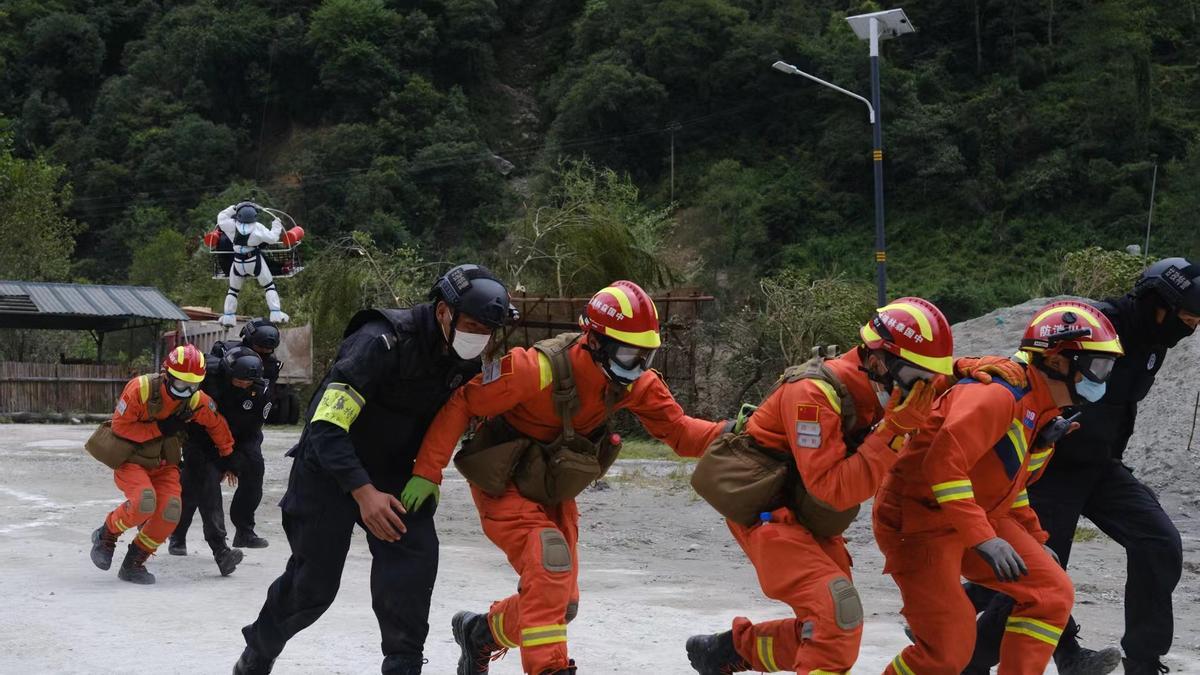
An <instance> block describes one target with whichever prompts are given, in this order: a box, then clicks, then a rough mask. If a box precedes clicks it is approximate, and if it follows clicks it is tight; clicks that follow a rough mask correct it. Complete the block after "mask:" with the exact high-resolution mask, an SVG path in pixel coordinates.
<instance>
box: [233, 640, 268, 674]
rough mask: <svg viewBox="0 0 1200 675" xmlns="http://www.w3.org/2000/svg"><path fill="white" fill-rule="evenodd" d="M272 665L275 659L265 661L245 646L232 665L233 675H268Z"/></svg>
mask: <svg viewBox="0 0 1200 675" xmlns="http://www.w3.org/2000/svg"><path fill="white" fill-rule="evenodd" d="M274 665H275V659H271V660H270V661H267V660H265V659H263V658H261V657H259V655H258V652H256V651H254V650H253V649H251V648H250V647H249V646H247V647H246V648H245V649H243V650H242V655H241V656H239V657H238V660H237V663H235V664H233V675H269V674H270V672H271V668H272V667H273V666H274Z"/></svg>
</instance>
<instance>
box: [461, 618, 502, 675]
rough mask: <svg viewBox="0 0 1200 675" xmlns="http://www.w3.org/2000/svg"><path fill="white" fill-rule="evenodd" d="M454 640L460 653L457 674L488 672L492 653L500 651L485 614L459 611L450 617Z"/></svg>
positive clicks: (467, 674)
mask: <svg viewBox="0 0 1200 675" xmlns="http://www.w3.org/2000/svg"><path fill="white" fill-rule="evenodd" d="M450 629H451V630H452V631H454V641H455V642H457V643H458V647H459V649H461V650H462V654H461V655H460V656H459V657H458V670H456V671H455V673H456V674H457V675H479V674H480V673H486V672H488V667H489V666H490V665H491V663H492V654H494V653H495V652H498V651H500V645H498V644H496V640H495V639H494V638H493V637H492V629H491V627H490V626H488V618H487V614H475V613H474V612H459V613H458V614H455V615H454V618H452V619H450Z"/></svg>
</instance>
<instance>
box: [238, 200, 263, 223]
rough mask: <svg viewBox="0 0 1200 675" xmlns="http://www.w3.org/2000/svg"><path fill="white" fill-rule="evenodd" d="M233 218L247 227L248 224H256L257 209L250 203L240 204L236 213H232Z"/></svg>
mask: <svg viewBox="0 0 1200 675" xmlns="http://www.w3.org/2000/svg"><path fill="white" fill-rule="evenodd" d="M233 217H234V218H237V221H238V222H239V223H245V224H247V225H249V224H250V223H256V222H258V209H257V208H256V207H255V206H254V205H253V204H251V203H250V202H242V203H241V204H238V206H237V211H236V212H235V213H234V216H233Z"/></svg>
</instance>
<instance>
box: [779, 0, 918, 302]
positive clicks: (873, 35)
mask: <svg viewBox="0 0 1200 675" xmlns="http://www.w3.org/2000/svg"><path fill="white" fill-rule="evenodd" d="M846 21H847V22H848V23H849V24H850V28H851V29H852V30H853V31H854V34H855V35H857V36H858V37H859V39H862V40H866V41H868V42H869V43H870V55H871V100H870V101H868V100H867V99H865V98H863V97H862V96H859V95H858V94H855V93H854V92H851V91H847V90H845V89H842V88H841V87H839V86H837V85H835V84H832V83H830V82H826V81H825V80H822V79H820V78H818V77H815V76H813V75H810V74H808V73H806V72H804V71H802V70H800V69H799V68H796V67H795V66H793V65H790V64H787V63H784V62H783V61H776V62H775V63H774V65H773V66H772V67H773V68H775V69H776V70H778V71H781V72H784V73H787V74H789V75H799V76H801V77H805V78H807V79H809V80H812V81H813V82H816V83H818V84H821V85H824V86H826V87H829V88H830V89H833V90H834V91H837V92H839V93H842V94H845V95H846V96H849V97H851V98H854V99H857V100H859V101H862V102H863V103H864V104H866V106H867V113H868V115H869V119H870V122H871V132H872V141H873V143H872V149H871V163H872V164H873V165H874V169H875V288H876V295H877V298H876V299H877V300H878V303H879V305H878V306H880V307H883V306H884V305H885V304H887V239H886V238H885V237H884V229H883V115H882V114H881V111H880V109H879V42H880V41H881V40H886V39H888V38H893V37H896V36H898V35H904V34H906V33H911V32H913V31H914V30H915V29H914V28H913V27H912V24H911V23H909V21H908V17H907V16H906V15H905V14H904V10H903V9H889V10H887V11H884V12H872V13H870V14H859V15H857V16H850V17H846Z"/></svg>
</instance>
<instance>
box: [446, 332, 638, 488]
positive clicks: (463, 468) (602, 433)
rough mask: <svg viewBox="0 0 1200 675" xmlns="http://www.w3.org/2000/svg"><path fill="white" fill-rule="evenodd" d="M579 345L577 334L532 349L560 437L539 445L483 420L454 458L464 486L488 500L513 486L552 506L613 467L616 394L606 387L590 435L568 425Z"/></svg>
mask: <svg viewBox="0 0 1200 675" xmlns="http://www.w3.org/2000/svg"><path fill="white" fill-rule="evenodd" d="M578 340H579V333H563V334H561V335H558V336H555V337H553V338H549V339H547V340H542V341H540V342H538V343H536V344H534V346H533V348H534V349H536V350H537V351H538V352H540V353H541V354H543V355H544V356H545V357H546V358H547V359H548V360H549V361H550V371H551V374H552V377H553V380H554V391H553V397H554V407H555V411H556V412H557V414H558V417H559V420H560V421H561V423H562V433H561V434H560V435H559V436H558V438H556V439H554V440H553V441H551V442H549V443H541V442H539V441H536V440H534V439H532V438H529V437H527V436H523V435H521V434H520V433H519V432H517V431H516V430H515V429H513V428H512V426H511V425H509V424H508V423H507V422H506V421H505V420H504V418H503V416H496V417H494V418H491V419H489V420H487V421H486V422H484V423H483V424H482V425H480V427H479V429H478V430H477V431H476V432H475V434H474V435H473V436H472V437H471V438H470V439H468V440H467V441H466V442H464V443H463V447H462V450H460V451H459V452H458V454H457V455H455V457H454V466H455V467H457V468H458V471H459V473H461V474H462V475H463V476H464V477H465V478H466V479H467V480H468V481H470V482H471V483H473V484H474V485H476V486H478V487H479V488H480V489H481V490H483V491H484V492H486V493H488V494H490V495H492V496H499V495H501V494H503V493H504V491H505V490H506V489H507V487H508V485H509V483H510V482H511V483H513V484H515V485H516V487H517V490H518V491H519V492H520V493H521V494H522V495H523V496H525V497H526V498H527V499H531V500H533V501H535V502H538V503H539V504H545V505H547V506H553V505H555V504H558V503H561V502H563V501H566V500H568V499H573V498H575V497H576V496H578V495H579V493H581V492H583V490H584V489H585V488H587V486H588V485H590V484H591V483H592V482H594V481H596V480H597V479H599V478H601V477H602V476H604V474H605V473H607V472H608V470H609V468H611V467H612V464H613V462H614V461H616V458H617V455H618V454H619V453H620V451H621V445H620V443H619V442H616V443H614V440H615V438H616V437H615V436H614V435H613V434H612V430H611V426H610V424H609V421H610V420H611V418H612V412H613V410H614V408H615V406H616V402H617V399H618V398H619V396H620V391H619V390H617V389H616V388H615V387H609V388H608V390H607V392H606V395H605V406H606V408H607V412H606V414H605V418H604V422H603V423H601V424H600V426H599V427H598V428H597V429H596V430H595V431H593V432H592V434H590V435H588V436H584V435H581V434H579V433H578V432H576V431H575V427H574V425H573V424H572V419H573V418H574V417H575V413H576V412H578V411H579V406H580V402H579V391H578V389H577V388H576V386H575V376H574V373H573V371H572V369H571V358H570V349H571V347H572V346H573V345H574V344H575V343H576V342H577V341H578Z"/></svg>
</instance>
